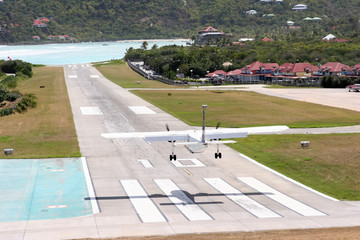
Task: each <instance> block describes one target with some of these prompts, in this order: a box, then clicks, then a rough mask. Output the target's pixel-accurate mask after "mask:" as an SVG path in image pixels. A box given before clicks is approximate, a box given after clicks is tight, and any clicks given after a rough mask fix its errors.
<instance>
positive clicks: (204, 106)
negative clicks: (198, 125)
mask: <svg viewBox="0 0 360 240" xmlns="http://www.w3.org/2000/svg"><path fill="white" fill-rule="evenodd" d="M206 108H207V105H202V109H203V122H202V137H201V138H202V141H203V142H205V110H206Z"/></svg>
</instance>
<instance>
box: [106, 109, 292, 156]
mask: <svg viewBox="0 0 360 240" xmlns="http://www.w3.org/2000/svg"><path fill="white" fill-rule="evenodd" d="M202 108H203V123H202V130H201V131H199V130H185V131H170V129H169V127H168V125H166V128H167V131H166V132H165V131H163V132H127V133H103V134H101V136H102V137H104V138H142V139H144V140H145V141H146V142H148V143H151V142H155V141H164V142H165V141H167V142H170V143H172V153H171V155H170V161H172V160H174V161H176V155H175V153H174V149H175V146H178V145H184V146H185V147H186V148H187V149H188V150H189V151H190V152H191V153H200V152H203V151H204V150H205V149H206V148H207V147H208V145H210V144H216V145H217V152H216V153H215V158H221V157H222V155H221V152H220V151H219V144H225V143H236V141H234V140H226V141H221V139H226V138H242V137H247V136H248V134H265V133H272V132H279V131H284V130H286V129H289V128H288V127H287V126H266V127H249V128H218V127H219V124H218V126H217V127H216V129H210V130H206V131H205V110H206V108H207V105H203V106H202ZM176 141H182V142H176Z"/></svg>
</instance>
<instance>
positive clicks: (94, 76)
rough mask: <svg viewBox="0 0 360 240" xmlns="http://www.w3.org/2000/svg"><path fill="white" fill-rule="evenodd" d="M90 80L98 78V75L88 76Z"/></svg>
mask: <svg viewBox="0 0 360 240" xmlns="http://www.w3.org/2000/svg"><path fill="white" fill-rule="evenodd" d="M90 78H99V75H90Z"/></svg>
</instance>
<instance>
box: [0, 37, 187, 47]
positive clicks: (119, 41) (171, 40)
mask: <svg viewBox="0 0 360 240" xmlns="http://www.w3.org/2000/svg"><path fill="white" fill-rule="evenodd" d="M144 41H146V42H177V41H180V42H191V39H188V38H169V39H128V40H109V41H100V42H92V41H89V42H52V41H46V42H23V43H9V44H0V47H12V46H37V45H39V46H40V45H51V44H82V43H110V42H112V43H114V42H116V43H126V42H144Z"/></svg>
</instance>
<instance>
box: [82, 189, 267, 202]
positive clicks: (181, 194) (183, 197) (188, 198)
mask: <svg viewBox="0 0 360 240" xmlns="http://www.w3.org/2000/svg"><path fill="white" fill-rule="evenodd" d="M228 195H230V196H244V195H245V196H257V195H272V193H266V192H265V193H260V192H253V193H234V194H228ZM219 196H225V194H222V193H196V194H191V193H189V192H187V191H183V190H175V191H172V192H171V195H169V196H168V195H164V194H151V195H148V196H133V197H131V198H139V199H141V198H151V199H156V198H168V197H174V198H177V199H179V200H180V201H181V202H182V203H160V205H164V206H166V205H184V204H185V205H190V204H223V202H218V201H211V202H201V201H196V200H195V198H200V197H219ZM124 199H130V197H128V196H108V197H86V198H84V200H86V201H89V200H97V201H102V200H124Z"/></svg>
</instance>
